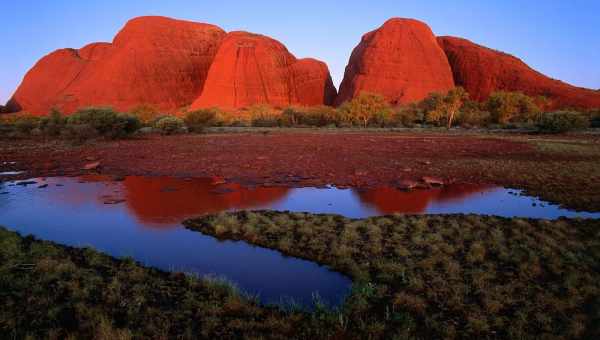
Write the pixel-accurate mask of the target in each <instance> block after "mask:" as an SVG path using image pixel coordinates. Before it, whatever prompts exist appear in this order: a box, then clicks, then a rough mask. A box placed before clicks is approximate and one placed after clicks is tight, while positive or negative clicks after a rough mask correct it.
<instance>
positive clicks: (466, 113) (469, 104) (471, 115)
mask: <svg viewBox="0 0 600 340" xmlns="http://www.w3.org/2000/svg"><path fill="white" fill-rule="evenodd" d="M490 121H491V117H490V113H489V112H487V111H485V110H482V108H481V104H480V103H479V102H476V101H472V100H467V101H466V102H464V104H463V106H462V107H461V108H460V110H459V111H458V113H457V116H456V123H457V124H458V125H460V126H462V127H474V126H476V127H483V126H487V125H488V124H489V123H490Z"/></svg>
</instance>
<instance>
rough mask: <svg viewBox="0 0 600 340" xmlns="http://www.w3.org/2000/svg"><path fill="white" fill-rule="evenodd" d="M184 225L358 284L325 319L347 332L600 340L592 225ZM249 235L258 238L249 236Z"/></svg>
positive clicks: (599, 228)
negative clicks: (298, 260) (294, 259)
mask: <svg viewBox="0 0 600 340" xmlns="http://www.w3.org/2000/svg"><path fill="white" fill-rule="evenodd" d="M232 216H235V219H236V220H237V221H238V223H239V225H237V226H236V227H235V228H232V229H231V231H230V230H228V229H223V228H222V226H224V225H231V223H223V222H222V221H231V220H232V219H233V217H232ZM274 224H276V226H274ZM185 225H186V226H187V227H188V228H190V229H192V230H198V231H201V232H203V233H206V234H209V235H213V236H217V237H218V238H221V239H234V240H246V241H249V242H252V243H254V244H257V245H259V246H263V247H268V248H273V249H277V250H280V251H282V252H283V253H285V254H287V255H291V256H295V257H301V258H305V259H309V260H313V261H317V262H319V263H321V264H324V265H327V266H329V267H331V268H332V269H334V270H337V271H340V272H343V273H346V274H348V275H350V276H351V277H353V279H354V280H355V286H354V289H353V291H352V293H351V294H350V296H349V297H348V298H347V299H346V301H345V303H344V304H343V305H342V307H340V309H338V310H329V312H328V314H327V316H323V315H325V314H323V313H322V314H323V315H322V318H323V319H324V320H327V322H328V323H333V324H336V325H337V326H336V327H337V332H342V333H344V334H355V335H359V337H360V338H394V337H397V338H411V337H415V338H455V337H458V338H466V337H475V338H593V337H597V336H600V322H599V321H600V285H599V284H598V282H600V221H597V220H568V219H560V220H557V221H548V220H533V219H506V218H500V217H489V216H477V215H447V216H446V215H434V216H400V215H398V216H385V217H374V218H369V219H362V220H352V219H347V218H344V217H341V216H334V215H313V214H302V213H286V212H281V213H280V212H269V211H262V212H238V213H222V214H218V215H213V216H206V217H203V218H200V219H196V220H190V221H186V222H185ZM215 226H219V231H218V233H216V232H215V228H216V227H215ZM247 228H248V229H250V230H252V238H251V239H249V238H245V237H244V235H245V233H244V230H246V229H247ZM317 314H318V313H317ZM312 317H313V319H314V318H315V317H316V316H315V315H313V316H312ZM313 322H314V320H313ZM315 327H316V326H315Z"/></svg>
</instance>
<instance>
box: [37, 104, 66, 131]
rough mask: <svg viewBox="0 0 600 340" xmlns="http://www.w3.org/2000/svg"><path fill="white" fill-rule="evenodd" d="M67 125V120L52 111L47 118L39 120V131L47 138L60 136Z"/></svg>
mask: <svg viewBox="0 0 600 340" xmlns="http://www.w3.org/2000/svg"><path fill="white" fill-rule="evenodd" d="M66 124H67V119H66V118H64V117H63V115H62V113H61V112H60V111H59V110H57V109H52V110H51V111H50V114H49V115H48V116H47V117H43V118H42V119H41V120H40V126H39V127H40V130H42V132H43V133H44V134H45V135H47V136H53V137H56V136H60V135H61V133H62V131H63V130H64V128H65V126H66Z"/></svg>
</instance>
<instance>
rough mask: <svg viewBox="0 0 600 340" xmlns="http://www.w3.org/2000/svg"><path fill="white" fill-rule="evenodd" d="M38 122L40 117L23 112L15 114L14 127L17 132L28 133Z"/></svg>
mask: <svg viewBox="0 0 600 340" xmlns="http://www.w3.org/2000/svg"><path fill="white" fill-rule="evenodd" d="M39 123H40V117H37V116H33V115H30V114H28V113H25V114H20V115H18V116H17V118H16V120H15V121H14V127H15V129H16V130H17V131H18V132H19V133H21V134H25V135H29V134H31V131H33V129H36V128H37V127H38V126H39Z"/></svg>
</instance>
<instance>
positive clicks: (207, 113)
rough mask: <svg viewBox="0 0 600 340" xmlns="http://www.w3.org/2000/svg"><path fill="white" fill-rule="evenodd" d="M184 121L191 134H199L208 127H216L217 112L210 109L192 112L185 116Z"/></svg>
mask: <svg viewBox="0 0 600 340" xmlns="http://www.w3.org/2000/svg"><path fill="white" fill-rule="evenodd" d="M183 121H184V122H185V125H186V126H187V127H188V129H189V130H190V132H196V133H199V132H202V131H204V129H205V128H206V127H209V126H212V125H215V123H216V121H217V112H216V111H215V110H210V109H204V110H197V111H191V112H188V113H186V114H185V117H184V118H183Z"/></svg>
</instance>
